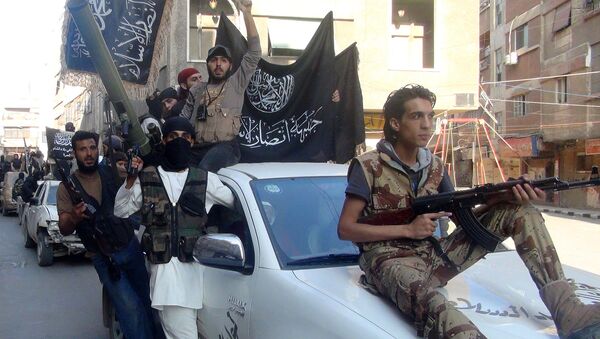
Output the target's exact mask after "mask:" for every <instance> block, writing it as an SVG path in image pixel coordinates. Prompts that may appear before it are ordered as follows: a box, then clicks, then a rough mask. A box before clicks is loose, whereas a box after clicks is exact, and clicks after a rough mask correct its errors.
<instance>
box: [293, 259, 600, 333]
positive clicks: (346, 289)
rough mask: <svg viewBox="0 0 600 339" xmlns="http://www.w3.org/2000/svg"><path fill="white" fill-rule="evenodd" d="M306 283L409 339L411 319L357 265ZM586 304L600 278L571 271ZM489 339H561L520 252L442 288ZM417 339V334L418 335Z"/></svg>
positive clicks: (303, 277) (312, 273) (597, 291)
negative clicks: (366, 282)
mask: <svg viewBox="0 0 600 339" xmlns="http://www.w3.org/2000/svg"><path fill="white" fill-rule="evenodd" d="M294 274H295V275H296V277H297V278H298V279H299V280H300V281H302V282H304V283H305V284H307V285H309V286H311V287H313V288H315V289H316V290H319V291H320V292H321V293H323V294H325V295H326V296H328V297H329V298H331V299H333V300H335V301H336V302H338V303H340V304H342V305H343V306H345V307H347V308H348V309H350V310H352V311H354V312H356V313H358V314H360V315H361V316H362V317H364V318H365V319H366V320H368V321H370V322H372V323H374V324H375V325H377V326H379V327H380V328H381V329H383V330H384V331H386V332H388V333H390V334H391V335H392V336H395V337H398V338H400V337H403V338H404V337H406V336H405V335H400V333H406V328H407V324H408V322H407V320H406V318H404V317H401V316H400V312H399V311H398V310H397V309H396V307H395V306H394V305H393V304H392V303H391V302H389V301H388V300H387V299H385V298H384V297H381V296H379V295H375V294H373V293H371V292H369V291H368V290H367V289H365V288H364V287H363V286H362V285H361V284H360V283H359V278H360V276H361V275H362V271H361V270H360V269H359V268H358V267H357V266H345V267H330V268H318V269H303V270H296V271H294ZM565 274H566V275H567V277H569V278H570V279H573V282H574V284H575V287H576V294H577V295H578V296H579V297H580V299H581V300H582V301H583V302H584V303H592V302H598V301H599V299H600V297H599V295H600V276H598V275H595V274H592V273H588V272H585V271H582V270H579V269H575V268H571V267H565ZM440 292H441V293H443V294H444V295H446V297H447V298H448V300H449V301H451V302H453V303H454V304H455V305H456V307H457V308H458V309H460V310H461V311H462V312H463V313H464V314H465V315H466V316H467V317H469V319H471V321H473V322H474V323H475V324H476V325H477V326H478V327H479V328H480V330H481V331H482V332H483V333H484V334H485V335H486V336H488V338H558V335H557V332H556V327H555V326H554V323H553V322H552V319H551V318H550V313H549V312H548V310H547V308H546V307H545V305H544V304H543V303H542V301H541V299H540V298H539V294H538V291H537V288H536V286H535V284H534V283H533V281H532V280H531V278H530V276H529V272H528V271H527V269H526V268H525V267H524V265H523V263H522V262H521V260H520V258H519V257H518V255H517V253H516V252H515V251H507V252H501V253H492V254H489V255H487V256H486V258H485V259H483V260H480V261H479V262H478V263H477V264H476V265H474V266H473V267H471V268H469V269H468V270H466V271H465V272H463V273H462V274H460V275H458V276H457V277H455V278H454V279H452V280H451V281H450V282H449V283H448V285H447V286H445V287H444V288H440ZM412 335H414V336H416V332H414V330H413V332H412Z"/></svg>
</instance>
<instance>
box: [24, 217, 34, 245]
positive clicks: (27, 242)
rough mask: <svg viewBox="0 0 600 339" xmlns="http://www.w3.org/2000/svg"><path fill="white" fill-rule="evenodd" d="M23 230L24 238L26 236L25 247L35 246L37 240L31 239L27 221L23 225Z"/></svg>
mask: <svg viewBox="0 0 600 339" xmlns="http://www.w3.org/2000/svg"><path fill="white" fill-rule="evenodd" d="M24 221H25V220H24ZM21 230H23V238H25V248H34V247H35V241H33V239H31V237H30V236H29V232H27V223H25V222H24V223H23V225H21Z"/></svg>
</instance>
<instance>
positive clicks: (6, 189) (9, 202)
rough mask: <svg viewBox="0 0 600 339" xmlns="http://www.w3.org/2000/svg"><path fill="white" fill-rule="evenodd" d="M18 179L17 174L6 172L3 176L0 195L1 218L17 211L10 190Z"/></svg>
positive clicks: (15, 202)
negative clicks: (0, 205)
mask: <svg viewBox="0 0 600 339" xmlns="http://www.w3.org/2000/svg"><path fill="white" fill-rule="evenodd" d="M18 178H19V172H7V173H5V174H4V181H3V182H2V194H1V195H0V204H2V215H3V216H7V215H8V214H9V213H11V212H16V211H17V201H16V200H14V199H13V198H12V188H13V185H14V184H15V181H17V179H18Z"/></svg>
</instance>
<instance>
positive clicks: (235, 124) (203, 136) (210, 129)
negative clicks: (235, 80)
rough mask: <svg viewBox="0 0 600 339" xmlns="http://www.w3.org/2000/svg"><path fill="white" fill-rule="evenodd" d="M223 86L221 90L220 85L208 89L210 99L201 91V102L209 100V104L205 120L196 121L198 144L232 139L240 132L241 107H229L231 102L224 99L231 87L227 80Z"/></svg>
mask: <svg viewBox="0 0 600 339" xmlns="http://www.w3.org/2000/svg"><path fill="white" fill-rule="evenodd" d="M223 86H224V87H223V90H222V91H220V89H221V88H220V87H221V86H218V87H216V88H211V89H209V90H208V91H209V92H210V99H209V96H208V94H207V92H206V91H204V92H202V97H201V104H203V105H206V104H208V103H209V100H210V105H208V107H207V116H206V120H198V121H196V141H197V142H199V143H200V144H204V143H216V142H222V141H229V140H233V139H235V138H236V137H237V135H238V133H239V132H240V126H241V116H242V108H241V107H231V103H228V102H226V101H225V100H224V98H225V94H226V93H227V92H228V91H231V90H232V89H231V84H230V82H229V81H226V82H225V84H224V85H223ZM219 92H221V93H219ZM241 95H243V93H242V94H241Z"/></svg>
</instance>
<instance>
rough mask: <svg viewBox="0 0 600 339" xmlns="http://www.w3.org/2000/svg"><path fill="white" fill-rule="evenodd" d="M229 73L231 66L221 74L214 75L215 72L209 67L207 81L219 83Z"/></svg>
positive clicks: (226, 77)
mask: <svg viewBox="0 0 600 339" xmlns="http://www.w3.org/2000/svg"><path fill="white" fill-rule="evenodd" d="M207 68H208V67H207ZM230 75H231V67H230V68H229V69H228V70H227V72H225V73H223V74H222V75H215V73H214V72H213V71H211V70H210V69H209V70H208V83H210V84H220V83H222V82H223V81H225V80H227V79H228V78H229V76H230Z"/></svg>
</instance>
